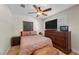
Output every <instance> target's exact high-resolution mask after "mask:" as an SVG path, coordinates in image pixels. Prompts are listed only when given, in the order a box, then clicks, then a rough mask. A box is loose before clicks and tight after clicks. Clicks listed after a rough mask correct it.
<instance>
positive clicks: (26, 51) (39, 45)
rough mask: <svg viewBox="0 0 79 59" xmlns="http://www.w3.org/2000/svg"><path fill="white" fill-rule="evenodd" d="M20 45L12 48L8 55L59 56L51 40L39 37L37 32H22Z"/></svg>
mask: <svg viewBox="0 0 79 59" xmlns="http://www.w3.org/2000/svg"><path fill="white" fill-rule="evenodd" d="M19 40H20V44H19V45H15V46H13V47H11V49H9V51H8V53H7V54H8V55H58V54H59V52H58V50H57V49H55V48H54V47H53V44H52V42H51V39H50V38H47V37H44V36H41V35H37V34H36V31H30V32H24V31H22V32H21V39H19ZM17 42H18V41H17Z"/></svg>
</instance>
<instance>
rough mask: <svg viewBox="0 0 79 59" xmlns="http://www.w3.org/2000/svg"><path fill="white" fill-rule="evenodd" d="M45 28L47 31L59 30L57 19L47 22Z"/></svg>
mask: <svg viewBox="0 0 79 59" xmlns="http://www.w3.org/2000/svg"><path fill="white" fill-rule="evenodd" d="M45 28H46V29H57V19H55V20H51V21H47V22H46V23H45Z"/></svg>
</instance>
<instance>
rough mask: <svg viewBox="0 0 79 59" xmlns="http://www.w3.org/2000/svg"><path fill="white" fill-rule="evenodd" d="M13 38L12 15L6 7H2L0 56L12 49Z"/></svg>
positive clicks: (0, 10) (0, 17)
mask: <svg viewBox="0 0 79 59" xmlns="http://www.w3.org/2000/svg"><path fill="white" fill-rule="evenodd" d="M11 36H12V15H11V13H10V11H9V9H8V8H7V7H6V6H5V5H0V54H5V52H6V50H7V49H8V48H9V47H10V38H11Z"/></svg>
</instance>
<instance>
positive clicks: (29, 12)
mask: <svg viewBox="0 0 79 59" xmlns="http://www.w3.org/2000/svg"><path fill="white" fill-rule="evenodd" d="M33 13H36V12H28V14H33Z"/></svg>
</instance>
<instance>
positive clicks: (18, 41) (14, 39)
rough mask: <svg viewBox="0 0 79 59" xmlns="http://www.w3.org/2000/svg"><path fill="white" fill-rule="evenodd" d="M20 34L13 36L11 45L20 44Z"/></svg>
mask: <svg viewBox="0 0 79 59" xmlns="http://www.w3.org/2000/svg"><path fill="white" fill-rule="evenodd" d="M20 39H21V37H20V36H15V37H12V38H11V46H15V45H20Z"/></svg>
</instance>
